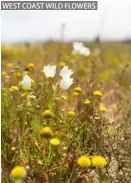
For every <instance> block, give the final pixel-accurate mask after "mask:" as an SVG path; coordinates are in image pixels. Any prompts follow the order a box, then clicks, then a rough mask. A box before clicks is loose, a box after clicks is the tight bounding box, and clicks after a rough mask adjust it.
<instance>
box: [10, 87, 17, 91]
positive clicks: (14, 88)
mask: <svg viewBox="0 0 131 183" xmlns="http://www.w3.org/2000/svg"><path fill="white" fill-rule="evenodd" d="M11 90H12V91H18V90H19V88H18V87H17V86H11Z"/></svg>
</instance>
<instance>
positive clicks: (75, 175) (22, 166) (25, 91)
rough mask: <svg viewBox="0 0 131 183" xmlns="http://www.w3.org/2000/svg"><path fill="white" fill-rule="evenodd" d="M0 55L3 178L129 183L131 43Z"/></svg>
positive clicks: (35, 182)
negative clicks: (0, 66) (0, 67)
mask: <svg viewBox="0 0 131 183" xmlns="http://www.w3.org/2000/svg"><path fill="white" fill-rule="evenodd" d="M1 52H2V71H1V74H2V89H1V91H2V101H1V103H2V109H1V113H2V122H1V143H2V150H1V156H2V183H131V100H130V99H131V44H130V43H128V42H127V43H126V42H102V43H101V42H84V43H81V42H75V43H71V42H70V43H60V42H59V43H56V42H47V43H45V44H25V45H12V46H9V45H3V46H2V50H1Z"/></svg>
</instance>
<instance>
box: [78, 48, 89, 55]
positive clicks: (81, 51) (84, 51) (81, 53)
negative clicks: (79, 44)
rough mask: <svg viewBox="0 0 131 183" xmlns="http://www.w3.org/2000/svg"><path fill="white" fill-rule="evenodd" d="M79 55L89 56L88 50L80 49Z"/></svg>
mask: <svg viewBox="0 0 131 183" xmlns="http://www.w3.org/2000/svg"><path fill="white" fill-rule="evenodd" d="M80 55H84V56H90V49H89V48H86V47H83V48H81V50H80Z"/></svg>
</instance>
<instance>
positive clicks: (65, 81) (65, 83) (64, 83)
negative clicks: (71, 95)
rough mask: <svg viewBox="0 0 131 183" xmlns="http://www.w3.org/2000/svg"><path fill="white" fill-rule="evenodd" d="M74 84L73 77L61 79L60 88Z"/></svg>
mask: <svg viewBox="0 0 131 183" xmlns="http://www.w3.org/2000/svg"><path fill="white" fill-rule="evenodd" d="M72 84H73V78H65V79H62V80H61V81H60V84H59V85H60V88H61V89H62V90H67V89H68V88H69V87H70V86H71V85H72Z"/></svg>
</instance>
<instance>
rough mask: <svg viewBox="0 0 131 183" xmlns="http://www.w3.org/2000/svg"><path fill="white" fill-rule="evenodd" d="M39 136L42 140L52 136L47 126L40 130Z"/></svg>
mask: <svg viewBox="0 0 131 183" xmlns="http://www.w3.org/2000/svg"><path fill="white" fill-rule="evenodd" d="M40 135H41V137H44V138H51V137H52V136H53V131H52V130H51V129H50V127H48V126H47V127H44V128H42V129H41V130H40Z"/></svg>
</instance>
